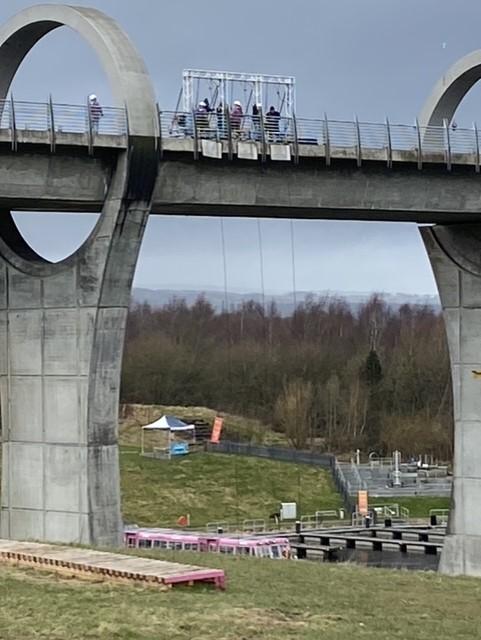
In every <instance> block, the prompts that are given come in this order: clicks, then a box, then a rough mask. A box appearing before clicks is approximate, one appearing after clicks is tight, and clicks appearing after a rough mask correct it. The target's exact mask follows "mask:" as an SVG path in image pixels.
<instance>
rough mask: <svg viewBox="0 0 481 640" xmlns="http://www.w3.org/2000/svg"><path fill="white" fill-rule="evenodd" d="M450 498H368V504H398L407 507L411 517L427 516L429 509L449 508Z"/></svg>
mask: <svg viewBox="0 0 481 640" xmlns="http://www.w3.org/2000/svg"><path fill="white" fill-rule="evenodd" d="M450 503H451V499H450V498H437V497H436V496H414V497H412V498H405V497H400V498H396V497H392V498H370V499H369V504H370V505H376V504H398V505H400V506H401V507H407V508H408V509H409V515H410V517H411V518H427V517H428V516H429V511H430V509H449V507H450Z"/></svg>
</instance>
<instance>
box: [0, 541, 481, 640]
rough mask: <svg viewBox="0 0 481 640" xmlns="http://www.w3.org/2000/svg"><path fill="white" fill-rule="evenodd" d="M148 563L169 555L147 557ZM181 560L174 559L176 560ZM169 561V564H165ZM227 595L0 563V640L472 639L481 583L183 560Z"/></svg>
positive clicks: (303, 565) (479, 617) (311, 566)
mask: <svg viewBox="0 0 481 640" xmlns="http://www.w3.org/2000/svg"><path fill="white" fill-rule="evenodd" d="M149 555H150V556H152V557H164V558H165V557H167V556H166V554H165V552H164V554H156V553H150V554H149ZM179 556H180V554H177V560H179V559H180V558H179ZM168 559H172V556H168ZM182 559H183V560H187V561H189V562H195V563H196V564H206V565H207V566H211V567H221V568H224V569H225V570H226V571H227V575H228V587H227V591H225V592H216V591H214V590H213V589H212V588H210V587H193V588H192V587H191V588H175V589H173V590H171V591H168V592H158V591H155V590H154V589H149V588H140V587H129V586H113V585H108V584H102V583H94V584H92V583H84V582H80V581H78V580H76V579H75V580H74V579H70V580H67V579H65V578H60V577H57V576H53V575H51V574H47V573H43V572H41V571H38V572H34V571H33V570H20V569H13V568H6V567H5V566H1V565H0V602H1V607H0V638H2V640H34V639H35V640H36V639H38V638H48V639H49V640H65V639H66V638H68V639H69V640H84V639H86V638H88V639H104V638H107V639H109V640H110V639H122V640H124V639H125V640H134V639H135V640H207V639H208V638H215V639H216V640H251V639H252V640H294V639H295V640H299V639H300V638H302V640H319V639H320V638H322V640H346V639H348V638H366V639H367V638H369V640H392V639H393V638H402V639H403V640H404V639H406V638H413V639H415V640H432V638H436V640H452V639H453V638H456V640H468V639H469V640H475V639H476V638H479V637H480V633H479V628H480V625H481V609H480V606H479V602H480V599H481V580H475V579H468V578H446V577H440V576H438V575H436V574H435V573H422V572H407V571H406V572H403V571H388V570H383V569H366V568H362V567H356V566H352V565H344V566H334V565H330V564H316V563H310V562H283V561H269V560H256V559H247V558H245V559H244V558H240V559H236V558H230V557H222V556H217V555H215V554H209V555H207V554H203V555H202V554H200V555H194V554H186V553H183V554H182Z"/></svg>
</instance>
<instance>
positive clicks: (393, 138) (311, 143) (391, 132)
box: [159, 111, 480, 171]
mask: <svg viewBox="0 0 481 640" xmlns="http://www.w3.org/2000/svg"><path fill="white" fill-rule="evenodd" d="M159 121H160V130H161V138H162V139H163V140H166V139H171V138H177V139H190V140H192V141H194V145H193V151H194V154H195V155H197V154H198V153H199V150H202V145H201V144H200V143H201V142H202V141H203V140H206V141H211V142H217V143H224V145H225V149H224V148H223V146H222V147H220V148H219V151H217V152H216V153H217V154H218V155H217V156H215V155H214V157H220V155H222V154H223V153H225V154H227V155H229V156H232V155H233V147H234V145H238V143H256V144H257V145H258V146H259V148H260V153H261V156H262V157H264V158H265V157H266V155H267V152H268V148H269V151H270V152H271V155H272V147H280V146H288V147H289V148H290V150H291V151H292V154H289V156H286V157H285V159H291V158H292V159H294V161H298V159H299V156H302V155H306V156H309V155H316V154H314V153H313V150H316V151H317V155H321V156H324V157H325V159H326V163H327V164H330V162H331V159H332V158H333V157H342V158H351V159H353V160H356V161H357V164H358V166H360V165H361V163H362V162H363V160H379V159H382V160H384V161H385V162H386V163H387V165H388V166H392V163H393V162H397V161H407V162H409V161H411V162H413V161H414V162H416V163H417V165H418V167H419V168H420V169H421V168H422V166H423V163H424V162H437V163H439V162H441V163H445V164H446V165H447V168H448V169H451V165H452V164H454V163H458V164H468V165H473V166H474V167H475V169H476V171H479V170H480V145H479V135H478V129H477V126H476V125H473V127H472V128H471V129H464V128H458V127H457V126H454V125H450V124H449V123H448V122H447V121H445V123H444V124H443V126H429V127H422V126H420V125H419V124H418V123H417V122H416V123H414V124H413V125H406V124H392V123H390V122H389V120H388V119H386V121H385V122H384V123H374V122H360V121H359V120H357V119H356V120H354V121H341V120H330V119H328V118H327V116H325V117H324V118H320V119H308V118H298V117H292V118H287V117H279V118H276V119H272V118H270V119H269V117H268V115H264V116H251V115H243V116H240V117H239V116H232V115H229V113H228V112H227V111H222V112H220V113H215V112H209V113H205V112H203V113H196V112H193V113H187V112H178V111H177V112H174V111H160V112H159ZM310 150H311V151H310ZM205 155H209V153H208V152H207V153H206V154H205ZM279 159H284V158H283V157H281V158H279Z"/></svg>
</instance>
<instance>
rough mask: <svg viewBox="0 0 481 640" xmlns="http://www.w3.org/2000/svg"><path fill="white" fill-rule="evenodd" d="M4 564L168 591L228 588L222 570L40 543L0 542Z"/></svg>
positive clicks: (0, 555)
mask: <svg viewBox="0 0 481 640" xmlns="http://www.w3.org/2000/svg"><path fill="white" fill-rule="evenodd" d="M0 561H1V562H9V563H13V564H18V565H24V566H30V567H38V568H48V569H49V570H53V571H56V572H59V573H68V574H70V575H76V576H79V577H97V578H98V577H101V578H104V579H106V580H114V581H124V582H125V581H126V582H130V583H140V584H144V585H150V586H155V587H159V588H165V589H166V588H169V587H171V586H172V585H176V584H187V585H192V584H194V583H196V582H207V583H212V584H214V585H215V586H216V587H218V588H221V589H224V588H225V574H224V571H222V570H220V569H207V568H205V567H198V566H195V565H187V564H180V563H177V562H165V561H163V560H153V559H151V558H140V557H138V556H129V555H123V554H120V553H108V552H106V551H94V550H91V549H80V548H75V547H65V546H58V545H52V544H43V543H38V542H18V541H16V540H0Z"/></svg>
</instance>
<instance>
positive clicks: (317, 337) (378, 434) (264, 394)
mask: <svg viewBox="0 0 481 640" xmlns="http://www.w3.org/2000/svg"><path fill="white" fill-rule="evenodd" d="M122 400H123V402H139V403H145V404H163V405H184V406H185V405H188V406H193V405H199V406H208V407H214V408H216V410H217V411H228V412H232V413H234V414H239V415H243V416H246V417H249V418H255V419H257V420H260V421H263V422H265V423H267V424H274V425H275V426H276V428H277V429H279V431H283V432H284V433H285V435H286V437H287V438H288V439H289V440H290V441H291V442H292V444H294V446H298V447H301V446H306V444H309V443H316V445H319V444H320V443H322V444H323V446H324V447H325V448H328V449H333V450H342V451H346V450H349V449H351V448H355V447H357V446H360V447H363V448H366V447H370V448H376V449H377V450H379V451H380V452H383V451H385V452H389V451H392V450H393V449H394V448H400V449H401V450H402V452H403V454H405V455H409V454H417V453H419V452H425V453H429V452H431V453H433V454H434V455H436V456H438V457H442V458H448V457H450V455H451V441H452V438H451V432H452V400H451V383H450V376H449V360H448V353H447V348H446V341H445V335H444V325H443V320H442V316H441V315H440V314H439V313H438V312H436V311H434V310H433V309H431V308H428V307H414V306H409V305H404V306H402V307H401V308H400V309H399V310H393V309H390V308H389V307H387V305H386V304H385V303H384V302H383V301H382V300H380V299H379V298H377V297H373V298H372V299H371V300H370V301H369V302H368V303H366V304H364V305H363V306H361V307H360V309H359V310H358V311H357V312H353V311H352V310H351V309H350V308H349V307H348V306H347V305H346V304H345V303H343V302H342V301H340V300H332V299H326V300H323V301H314V300H308V301H307V302H305V303H303V304H301V305H299V306H298V307H297V309H296V311H295V313H294V314H293V316H292V317H282V316H281V315H280V314H279V313H278V312H277V310H276V308H275V306H270V307H269V308H268V309H267V310H265V311H264V309H263V307H262V306H261V305H259V304H256V303H254V302H249V303H246V304H244V305H243V306H242V307H241V308H239V309H237V310H233V311H231V312H230V313H225V312H224V313H220V314H216V313H215V311H214V309H213V308H212V306H211V305H210V304H209V303H208V302H207V301H206V300H205V299H203V298H202V297H200V298H199V299H198V300H197V302H196V303H195V304H194V305H193V306H192V307H188V306H187V305H186V304H185V303H184V302H183V301H182V300H173V301H172V302H171V303H170V304H168V305H165V306H164V307H162V308H160V309H156V310H153V309H151V308H150V307H149V306H148V305H142V306H137V307H135V308H133V309H132V310H131V313H130V317H129V325H128V334H127V342H126V349H125V358H124V369H123V385H122Z"/></svg>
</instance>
